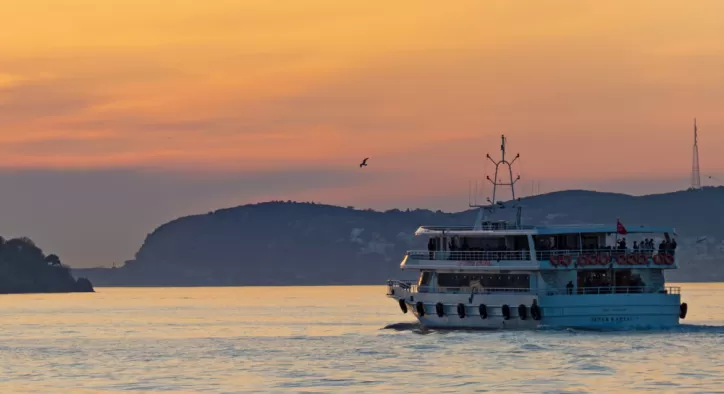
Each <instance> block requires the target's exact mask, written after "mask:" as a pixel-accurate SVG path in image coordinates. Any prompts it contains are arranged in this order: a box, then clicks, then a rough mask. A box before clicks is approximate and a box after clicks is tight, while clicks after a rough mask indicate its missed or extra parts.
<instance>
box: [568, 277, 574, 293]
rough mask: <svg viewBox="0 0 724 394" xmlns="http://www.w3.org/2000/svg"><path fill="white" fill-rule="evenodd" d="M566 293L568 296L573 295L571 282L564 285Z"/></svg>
mask: <svg viewBox="0 0 724 394" xmlns="http://www.w3.org/2000/svg"><path fill="white" fill-rule="evenodd" d="M566 291H567V292H568V294H573V281H572V280H569V281H568V284H567V285H566Z"/></svg>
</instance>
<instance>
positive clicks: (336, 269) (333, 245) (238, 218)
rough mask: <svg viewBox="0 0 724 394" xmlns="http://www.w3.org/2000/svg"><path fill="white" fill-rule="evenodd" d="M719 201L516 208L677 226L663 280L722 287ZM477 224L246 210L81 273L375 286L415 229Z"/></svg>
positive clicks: (557, 198)
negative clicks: (671, 263)
mask: <svg viewBox="0 0 724 394" xmlns="http://www.w3.org/2000/svg"><path fill="white" fill-rule="evenodd" d="M722 202H724V187H718V188H705V189H703V190H699V191H681V192H676V193H668V194H659V195H649V196H642V197H634V196H628V195H623V194H612V193H598V192H590V191H578V190H573V191H564V192H556V193H550V194H545V195H540V196H535V197H530V198H525V199H523V200H522V204H523V205H524V206H525V208H524V211H523V213H524V215H523V216H524V217H523V220H524V222H525V223H527V224H565V223H598V224H603V223H615V221H616V218H620V219H621V221H622V222H623V223H624V224H626V225H628V226H638V225H663V226H674V227H675V228H676V229H677V232H678V234H679V245H680V252H681V254H682V256H686V257H687V260H686V262H685V263H684V264H682V269H680V270H677V271H678V272H676V273H672V274H671V275H670V276H669V280H673V281H676V280H679V281H694V280H724V266H722V265H720V264H719V263H722V264H724V243H722V240H723V239H724V228H723V227H722V226H721V223H722V219H724V206H723V204H722ZM475 216H476V212H475V211H473V210H469V211H464V212H460V213H443V212H440V211H437V212H433V211H429V210H405V211H400V210H391V211H386V212H376V211H372V210H358V209H353V208H351V207H349V208H342V207H336V206H329V205H320V204H312V203H294V202H268V203H262V204H254V205H245V206H240V207H236V208H230V209H221V210H218V211H215V212H210V213H208V214H205V215H194V216H188V217H184V218H180V219H177V220H174V221H172V222H169V223H166V224H164V225H162V226H161V227H159V228H157V229H156V230H155V231H154V232H153V233H152V234H150V235H149V236H148V237H147V238H146V240H145V242H144V244H143V246H142V247H141V249H140V250H139V251H138V253H137V254H136V258H135V260H132V261H128V262H126V265H125V266H124V267H122V268H116V269H93V270H78V271H82V273H83V274H84V275H87V276H89V277H90V278H91V279H92V280H93V282H94V283H96V285H101V286H109V285H139V286H166V285H167V286H172V285H173V286H184V285H312V284H381V283H383V282H384V281H385V280H386V279H388V278H391V277H400V276H401V272H400V270H399V263H400V261H401V259H402V257H403V255H404V252H405V251H406V250H408V249H415V248H420V249H422V248H424V247H425V245H423V244H422V242H421V240H419V239H415V237H413V232H414V231H415V230H416V229H417V227H418V226H420V225H424V224H439V225H452V224H457V225H461V224H462V225H467V224H472V222H473V221H474V219H475ZM704 236H706V237H707V238H706V239H704V240H703V241H702V240H701V237H704ZM697 240H699V241H700V242H699V243H696V241H697Z"/></svg>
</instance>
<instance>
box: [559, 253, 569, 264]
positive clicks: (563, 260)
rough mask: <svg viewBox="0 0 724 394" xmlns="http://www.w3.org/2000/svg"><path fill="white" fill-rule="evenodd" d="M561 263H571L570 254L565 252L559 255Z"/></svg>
mask: <svg viewBox="0 0 724 394" xmlns="http://www.w3.org/2000/svg"><path fill="white" fill-rule="evenodd" d="M561 264H563V266H564V267H568V266H569V265H571V255H569V254H565V255H563V256H561Z"/></svg>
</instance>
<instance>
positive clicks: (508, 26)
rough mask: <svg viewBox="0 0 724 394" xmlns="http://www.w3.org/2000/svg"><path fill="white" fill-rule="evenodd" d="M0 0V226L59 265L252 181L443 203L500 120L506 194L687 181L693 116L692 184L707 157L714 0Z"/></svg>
mask: <svg viewBox="0 0 724 394" xmlns="http://www.w3.org/2000/svg"><path fill="white" fill-rule="evenodd" d="M0 9H1V10H2V11H1V12H0V26H2V34H0V182H2V185H3V194H4V195H5V197H4V199H5V202H4V204H3V205H4V208H2V209H0V214H2V215H3V216H4V217H5V220H4V222H3V223H2V224H1V225H0V230H1V231H2V233H3V235H4V236H6V237H7V236H18V235H28V236H31V237H32V238H34V239H36V241H37V242H38V243H39V244H41V246H44V247H45V248H46V249H54V250H59V252H60V253H59V254H61V257H63V256H67V257H66V260H67V261H68V263H70V264H71V265H73V264H75V265H100V264H108V263H109V262H110V261H114V260H115V261H122V260H123V259H127V258H131V257H132V255H133V253H134V252H135V251H136V250H137V248H138V247H139V246H140V244H141V242H142V241H143V238H144V237H145V235H146V233H148V232H150V231H152V230H153V228H155V227H156V226H158V225H160V224H162V223H163V222H164V221H167V220H170V219H173V218H175V217H178V216H182V215H186V214H192V213H199V212H205V211H208V210H212V209H216V208H220V207H225V206H232V205H239V204H244V203H249V202H257V201H264V200H268V199H284V200H286V199H298V200H315V201H320V202H328V203H334V204H344V205H355V206H357V207H373V208H381V209H382V208H392V207H399V208H406V207H426V208H435V209H438V208H440V209H448V210H461V209H464V208H466V206H467V191H468V183H469V181H471V180H475V179H481V178H483V177H484V173H485V170H486V168H485V161H484V157H485V153H487V152H490V153H496V154H497V152H496V149H498V145H499V141H498V138H499V135H500V134H501V133H505V134H506V135H507V136H508V137H509V141H510V149H511V150H512V151H514V152H520V153H521V155H522V160H521V162H520V166H519V167H518V170H519V171H520V173H521V175H522V176H523V178H524V179H523V180H522V181H521V184H520V187H521V190H519V191H520V192H521V193H523V194H527V193H529V192H530V187H529V183H530V181H531V180H539V181H541V183H542V186H541V188H542V191H543V192H547V191H553V190H560V189H566V188H586V189H594V190H606V191H616V192H626V193H631V194H643V193H653V192H666V191H672V190H677V189H683V188H686V187H687V185H688V182H689V173H690V169H691V145H692V142H693V141H692V139H693V138H692V123H693V118H694V117H696V118H697V120H698V124H699V131H700V157H701V167H702V178H703V179H702V183H703V184H717V182H716V181H714V180H713V179H709V178H708V177H709V176H712V177H714V179H717V178H718V179H724V156H723V155H721V154H719V150H720V147H721V146H724V132H723V131H724V72H723V71H722V70H724V2H722V1H717V0H711V1H705V0H697V1H666V0H658V1H639V0H630V1H606V2H604V1H597V2H594V1H579V0H571V1H514V0H505V1H483V0H478V1H469V0H456V1H454V2H441V1H424V0H414V1H413V0H398V1H394V2H381V1H369V0H366V1H358V0H345V1H338V0H325V1H322V0H304V1H301V0H294V1H285V0H277V1H268V0H264V1H256V0H238V1H232V0H212V1H199V0H64V1H58V0H45V1H41V0H0ZM366 156H370V157H371V159H370V166H369V167H368V168H366V169H364V170H359V168H357V164H358V163H359V161H360V159H361V158H363V157H366ZM487 170H488V171H490V167H489V166H488V167H487ZM99 228H103V229H104V230H103V231H99ZM89 242H91V243H93V244H94V245H97V250H95V249H93V250H79V249H88V248H87V247H86V246H85V245H87V244H88V243H89Z"/></svg>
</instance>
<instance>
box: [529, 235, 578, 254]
mask: <svg viewBox="0 0 724 394" xmlns="http://www.w3.org/2000/svg"><path fill="white" fill-rule="evenodd" d="M533 242H535V248H536V250H538V251H544V250H578V249H580V244H579V238H578V234H558V235H535V236H533Z"/></svg>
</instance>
